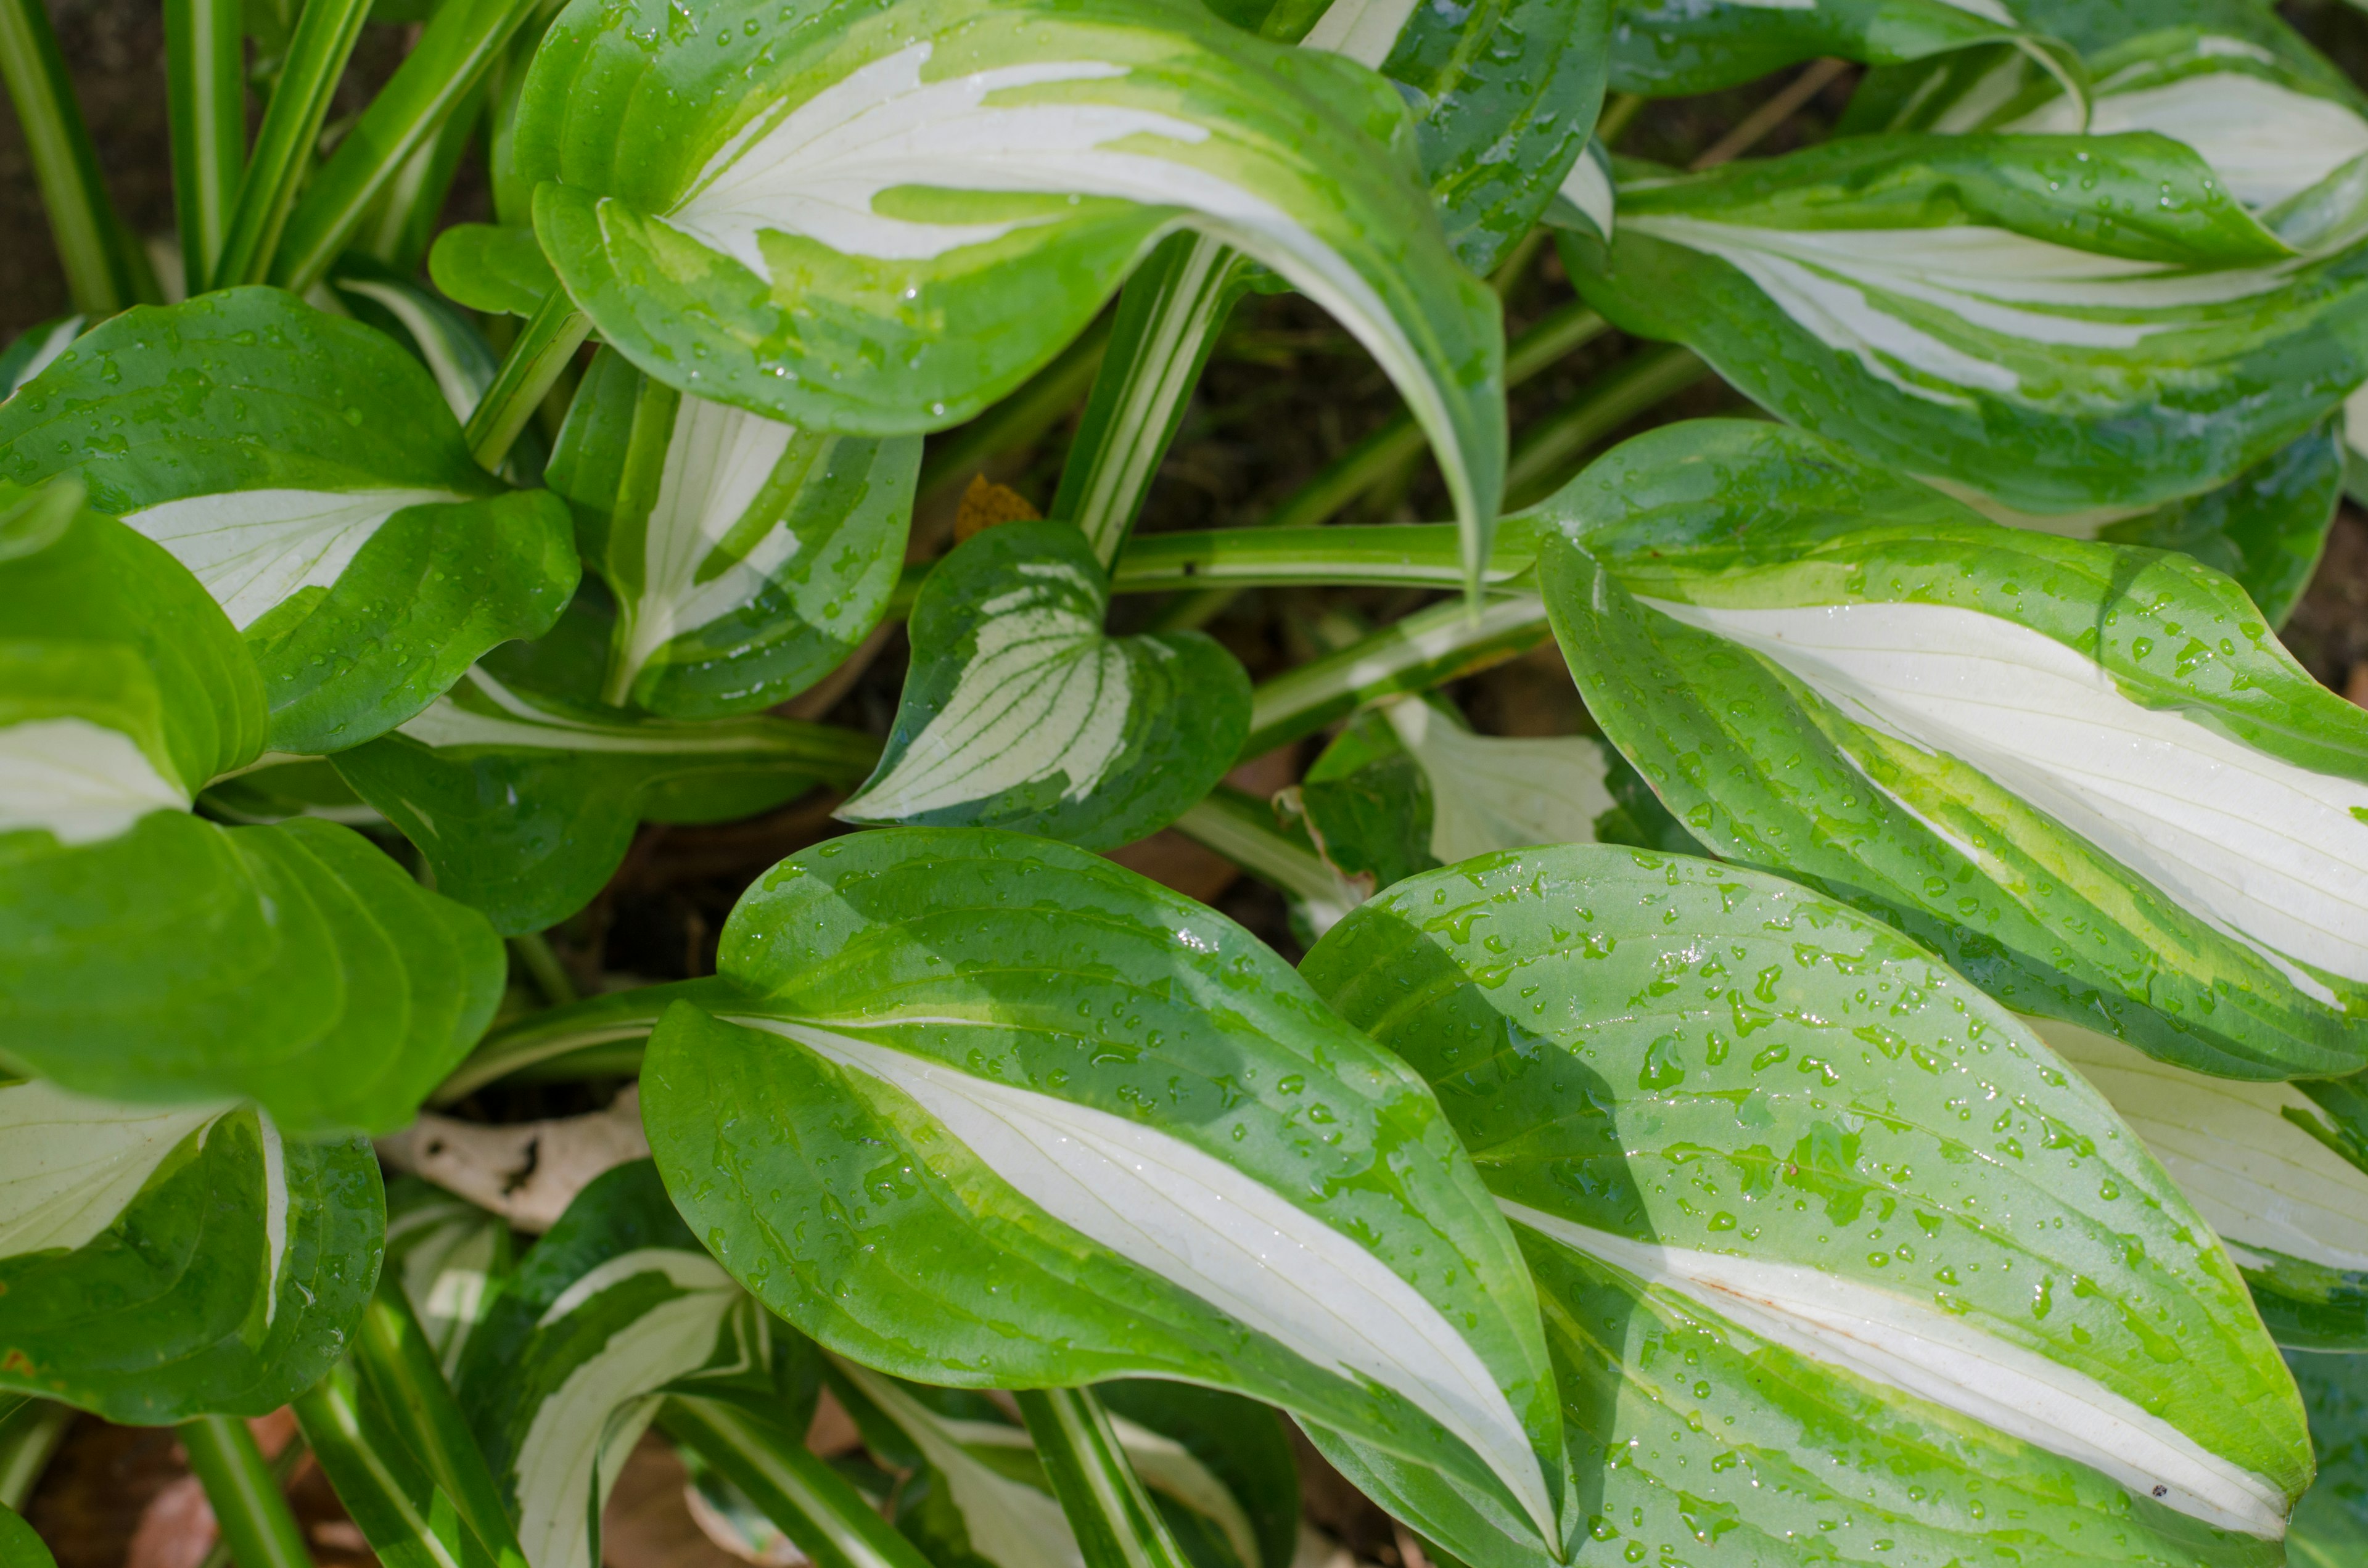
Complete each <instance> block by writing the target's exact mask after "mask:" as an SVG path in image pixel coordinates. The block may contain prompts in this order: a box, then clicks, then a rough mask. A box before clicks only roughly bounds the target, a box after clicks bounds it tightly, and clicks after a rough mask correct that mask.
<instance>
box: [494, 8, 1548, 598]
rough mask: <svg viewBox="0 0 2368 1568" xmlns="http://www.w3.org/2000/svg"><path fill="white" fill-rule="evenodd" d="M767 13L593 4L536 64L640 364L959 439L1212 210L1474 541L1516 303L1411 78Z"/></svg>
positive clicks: (560, 230) (756, 400)
mask: <svg viewBox="0 0 2368 1568" xmlns="http://www.w3.org/2000/svg"><path fill="white" fill-rule="evenodd" d="M773 17H774V13H773V11H772V9H771V8H769V7H768V6H763V5H760V4H758V3H757V0H699V3H698V4H696V5H695V6H691V7H690V8H689V9H684V8H682V7H680V6H674V7H672V8H669V7H668V6H663V5H659V4H657V0H643V3H642V4H640V5H639V6H635V7H628V8H624V9H619V8H616V7H614V6H608V5H605V4H600V3H596V0H577V3H576V4H575V5H574V6H571V7H570V8H569V10H568V11H567V12H566V13H564V15H563V16H562V17H560V19H559V20H558V21H557V22H556V23H555V24H553V26H552V30H551V32H550V34H549V36H548V37H547V38H546V39H545V40H544V42H543V44H542V47H541V50H540V51H538V52H537V54H536V57H535V62H534V69H533V73H532V75H531V77H530V79H529V83H528V85H527V88H526V93H525V97H524V98H523V100H522V102H521V105H520V108H519V114H518V131H517V142H516V154H515V155H516V161H517V168H518V174H519V176H521V177H522V178H524V179H526V180H529V181H533V182H540V185H539V187H538V189H537V191H536V195H535V230H536V233H538V234H539V235H540V236H541V240H542V244H543V250H544V252H545V254H546V255H547V256H549V257H550V258H551V260H552V265H553V267H555V268H556V270H557V271H558V274H559V277H560V279H561V281H562V282H563V284H564V286H565V288H566V290H567V291H568V293H569V294H570V295H571V296H572V297H573V298H574V300H575V303H576V304H577V305H578V306H579V307H580V308H582V309H583V310H584V311H586V312H587V313H588V314H589V315H590V316H591V318H592V320H593V323H594V324H595V325H596V327H597V328H598V331H599V333H600V335H601V336H602V337H603V338H604V339H605V340H606V341H607V342H609V344H611V345H612V346H614V347H616V348H617V349H618V350H619V351H620V353H622V354H623V355H624V356H625V357H626V358H630V359H632V361H633V362H634V363H635V364H636V365H638V366H640V367H641V368H642V369H643V370H645V371H647V372H648V373H649V374H651V375H653V376H655V377H657V378H658V379H660V380H662V381H666V382H667V383H668V384H670V385H672V386H675V387H677V389H678V390H681V391H684V392H693V393H696V394H697V395H699V396H701V397H708V398H712V399H715V400H717V401H721V402H724V403H734V404H737V405H739V406H741V407H745V408H747V409H750V410H752V411H756V412H760V413H766V414H769V415H773V416H775V417H777V418H780V419H786V420H789V421H791V422H793V423H796V424H798V425H800V426H806V427H810V428H814V429H837V430H843V431H849V432H855V433H860V434H867V435H896V434H909V433H913V432H917V431H921V430H928V429H935V428H940V427H943V426H948V425H952V424H956V423H959V422H960V421H962V420H963V419H966V418H968V417H970V416H971V415H973V414H975V413H976V412H977V411H978V410H980V409H981V408H983V407H985V405H986V404H987V403H991V402H993V401H995V400H996V398H998V397H1000V396H1002V395H1003V394H1004V393H1006V392H1011V391H1013V390H1014V389H1016V388H1017V387H1018V386H1019V384H1020V383H1021V382H1022V381H1025V380H1026V378H1027V377H1028V376H1029V374H1030V372H1032V371H1033V370H1035V369H1037V368H1038V367H1040V366H1042V364H1044V363H1045V362H1046V361H1047V360H1049V359H1050V358H1052V357H1053V355H1054V354H1055V353H1056V352H1057V351H1058V350H1059V349H1060V347H1061V346H1062V345H1064V344H1065V343H1066V342H1068V341H1069V340H1070V339H1071V338H1073V337H1075V336H1076V335H1077V334H1078V333H1079V332H1081V331H1082V330H1083V329H1084V328H1085V326H1086V324H1087V322H1088V321H1089V320H1090V319H1091V318H1092V316H1093V315H1094V313H1095V312H1096V311H1097V310H1098V309H1099V307H1100V305H1101V303H1102V301H1104V300H1105V299H1106V298H1108V296H1109V295H1110V292H1111V290H1113V289H1114V288H1115V287H1116V286H1117V285H1118V283H1119V282H1120V280H1121V278H1124V277H1125V275H1126V274H1127V272H1128V271H1130V270H1131V269H1132V268H1133V266H1134V265H1135V263H1136V262H1138V261H1139V260H1140V259H1142V257H1144V256H1145V255H1147V254H1148V252H1149V251H1150V249H1151V247H1152V246H1153V244H1156V242H1157V241H1158V240H1159V239H1160V238H1161V237H1162V236H1163V235H1164V234H1166V233H1168V232H1170V231H1172V230H1175V229H1178V228H1184V227H1190V228H1197V229H1200V230H1201V231H1203V232H1205V233H1210V234H1211V235H1212V236H1213V237H1215V238H1218V239H1222V240H1224V242H1225V243H1226V244H1231V245H1233V246H1235V247H1236V248H1237V249H1239V250H1241V251H1243V252H1244V253H1246V254H1247V255H1248V256H1251V257H1252V258H1253V259H1255V260H1258V261H1260V262H1263V263H1264V264H1266V265H1267V266H1268V267H1270V268H1272V269H1273V270H1274V271H1275V272H1276V273H1278V274H1279V275H1281V277H1282V278H1284V279H1285V280H1286V281H1288V282H1289V283H1291V284H1292V286H1293V287H1295V288H1297V289H1298V290H1300V291H1301V292H1303V293H1304V294H1306V295H1307V296H1308V297H1309V298H1311V299H1312V300H1314V301H1316V302H1317V303H1319V304H1320V305H1322V306H1323V307H1324V308H1325V309H1326V310H1327V311H1329V312H1331V313H1332V314H1333V315H1334V316H1335V317H1336V318H1338V320H1339V321H1340V323H1341V324H1343V325H1344V326H1346V327H1347V328H1348V329H1349V331H1350V332H1351V333H1353V334H1354V335H1356V336H1357V337H1358V338H1359V340H1360V342H1362V343H1363V344H1364V345H1365V347H1367V348H1368V349H1369V350H1370V351H1371V352H1372V355H1373V357H1374V358H1375V359H1376V360H1378V361H1379V362H1380V364H1381V365H1382V367H1383V369H1384V370H1386V371H1387V372H1388V373H1389V375H1390V377H1391V379H1392V380H1393V381H1395V382H1396V383H1397V385H1398V387H1399V389H1400V391H1401V392H1403V393H1404V395H1405V396H1406V402H1407V404H1408V406H1409V407H1410V408H1411V409H1412V410H1413V411H1414V413H1415V415H1416V416H1417V419H1418V420H1419V422H1420V423H1421V425H1422V426H1423V428H1424V430H1425V432H1426V433H1427V434H1428V435H1429V437H1430V440H1431V444H1432V447H1433V449H1434V450H1435V451H1436V452H1437V453H1438V455H1439V460H1440V469H1441V471H1442V472H1444V474H1445V475H1446V478H1447V483H1448V489H1449V492H1450V494H1451V495H1452V498H1453V501H1454V504H1455V509H1456V513H1457V517H1458V518H1459V519H1460V521H1461V522H1462V524H1463V528H1464V531H1465V535H1466V540H1467V548H1468V553H1469V556H1470V559H1472V560H1473V561H1475V562H1476V561H1477V560H1479V559H1481V558H1483V557H1484V556H1485V555H1486V542H1487V541H1486V534H1487V529H1488V526H1489V524H1490V523H1491V522H1492V521H1493V519H1494V517H1495V513H1496V509H1497V507H1496V501H1497V492H1498V489H1499V487H1500V483H1501V474H1502V462H1503V450H1504V445H1503V443H1504V423H1503V419H1504V415H1503V406H1502V401H1501V388H1500V380H1501V360H1502V346H1501V341H1500V335H1499V329H1498V325H1497V304H1496V301H1495V298H1494V296H1493V295H1492V294H1491V293H1490V292H1489V291H1488V290H1486V289H1485V288H1484V287H1482V286H1481V284H1480V283H1479V281H1478V280H1477V279H1476V278H1473V277H1472V276H1471V275H1470V274H1468V273H1467V272H1465V271H1464V270H1463V268H1462V267H1460V266H1458V265H1457V262H1456V259H1455V254H1454V252H1453V250H1452V248H1451V247H1450V246H1449V244H1448V243H1447V241H1446V238H1445V236H1444V234H1443V233H1442V232H1441V230H1440V225H1439V222H1438V219H1437V217H1436V216H1435V214H1434V212H1433V210H1432V208H1431V203H1430V201H1429V197H1428V194H1427V193H1426V192H1425V190H1424V188H1423V187H1422V183H1421V179H1420V175H1419V171H1418V169H1417V166H1416V159H1415V153H1414V149H1413V147H1412V146H1411V145H1410V142H1411V140H1412V139H1411V138H1410V137H1408V136H1407V135H1406V125H1407V121H1406V111H1405V108H1404V106H1403V103H1402V100H1401V99H1400V97H1399V96H1398V93H1397V91H1396V89H1395V88H1394V87H1392V86H1391V85H1389V84H1387V83H1385V82H1383V81H1382V80H1380V79H1379V78H1377V77H1375V76H1374V75H1372V74H1371V73H1369V72H1365V71H1361V70H1360V69H1358V68H1356V67H1354V66H1352V65H1349V64H1347V63H1345V62H1340V61H1337V60H1334V59H1331V58H1329V57H1328V56H1326V55H1324V54H1321V53H1318V52H1315V51H1300V50H1289V49H1279V48H1276V47H1274V46H1271V45H1268V44H1265V43H1262V42H1260V41H1258V40H1255V39H1251V38H1248V37H1246V36H1244V35H1243V34H1241V33H1239V32H1237V31H1235V29H1233V28H1227V27H1226V26H1224V24H1223V23H1221V22H1219V21H1217V20H1215V19H1214V18H1212V17H1209V16H1208V15H1207V14H1206V13H1205V12H1204V11H1202V10H1201V8H1200V7H1199V6H1196V5H1191V4H1189V3H1187V0H1105V3H1103V4H1100V5H1098V6H1095V7H1094V8H1093V9H1092V10H1091V11H1090V12H1085V11H1078V10H1076V9H1074V8H1072V7H1070V6H1064V5H1060V4H1056V3H1053V0H1019V3H1012V0H1002V3H996V4H986V3H985V0H900V3H897V4H893V5H888V6H880V7H876V8H871V9H867V10H860V11H859V10H856V9H853V8H849V9H843V10H828V11H824V12H820V13H817V14H816V15H815V16H814V19H813V20H812V22H811V23H810V24H809V25H808V26H805V27H803V28H800V29H797V30H796V31H794V32H792V33H791V34H787V35H783V34H780V32H779V30H778V29H777V28H773V27H772V26H771V23H772V21H773Z"/></svg>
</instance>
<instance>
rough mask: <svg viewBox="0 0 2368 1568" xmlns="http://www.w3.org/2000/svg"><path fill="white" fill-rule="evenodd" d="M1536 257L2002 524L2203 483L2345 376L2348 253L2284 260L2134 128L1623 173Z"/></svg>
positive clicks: (2168, 494) (1867, 147)
mask: <svg viewBox="0 0 2368 1568" xmlns="http://www.w3.org/2000/svg"><path fill="white" fill-rule="evenodd" d="M1619 205H1620V227H1619V233H1618V237H1617V238H1616V239H1614V240H1613V242H1612V243H1611V245H1610V246H1609V247H1606V246H1604V245H1602V244H1599V243H1597V242H1595V241H1593V240H1590V239H1588V238H1585V237H1582V236H1580V235H1577V234H1573V233H1565V234H1564V235H1563V236H1562V240H1561V244H1562V248H1563V251H1564V256H1565V261H1566V262H1567V263H1568V265H1569V266H1570V268H1571V271H1572V276H1573V278H1574V279H1575V280H1576V281H1577V284H1578V287H1579V289H1580V290H1581V292H1582V293H1583V294H1585V295H1586V297H1587V299H1588V302H1589V303H1590V304H1592V305H1594V306H1595V307H1596V308H1597V309H1599V310H1600V311H1602V312H1604V314H1606V315H1607V316H1609V317H1610V318H1611V320H1612V321H1613V322H1614V324H1617V325H1620V326H1622V328H1624V329H1627V330H1629V331H1633V332H1636V333H1639V334H1642V335H1645V336H1649V337H1659V338H1668V339H1674V340H1677V341H1679V342H1682V343H1684V344H1686V345H1688V346H1689V347H1692V348H1693V349H1695V350H1696V351H1697V352H1698V353H1700V354H1701V355H1702V357H1703V358H1705V359H1708V360H1709V361H1710V362H1711V364H1712V365H1713V367H1714V368H1716V369H1718V371H1719V372H1720V374H1721V375H1723V376H1725V378H1726V379H1727V380H1728V381H1730V382H1731V383H1732V384H1733V385H1734V386H1736V388H1737V389H1738V390H1739V391H1741V392H1744V393H1745V394H1746V395H1748V396H1749V397H1750V398H1752V399H1753V400H1754V401H1755V402H1757V403H1760V404H1761V405H1762V406H1763V407H1765V408H1767V409H1768V410H1769V411H1770V413H1773V414H1775V415H1778V416H1779V417H1781V418H1782V419H1784V420H1787V421H1789V422H1791V423H1793V424H1796V425H1800V426H1805V427H1807V428H1809V429H1811V430H1814V431H1816V432H1817V433H1819V434H1821V435H1825V436H1829V437H1834V438H1836V439H1839V440H1841V441H1844V442H1847V443H1848V444H1849V445H1850V446H1852V447H1854V448H1855V449H1858V450H1860V451H1861V452H1863V453H1865V454H1866V455H1867V456H1869V457H1870V458H1873V459H1874V460H1877V461H1879V462H1882V463H1884V464H1886V465H1888V466H1890V467H1892V468H1895V469H1896V470H1899V471H1901V472H1910V473H1918V474H1929V475H1935V476H1938V477H1940V478H1941V479H1944V480H1948V481H1951V482H1952V483H1958V484H1963V485H1967V486H1972V487H1975V488H1977V489H1980V490H1983V491H1985V492H1987V493H1988V494H1991V495H1993V496H1995V497H1996V498H1997V500H1998V502H2000V503H2001V504H2003V505H2004V506H2009V507H2012V508H2015V509H2016V510H2019V511H2023V512H2032V513H2043V514H2049V515H2056V514H2063V513H2072V512H2078V511H2081V510H2083V509H2086V508H2090V507H2099V506H2114V507H2120V506H2127V507H2133V508H2138V507H2151V506H2157V505H2159V504H2161V503H2163V502H2165V501H2169V500H2173V499H2176V498H2178V497H2180V496H2187V495H2193V494H2198V493H2200V492H2203V491H2206V490H2210V489H2212V488H2214V487H2215V486H2218V485H2222V484H2225V483H2229V482H2230V481H2232V480H2234V479H2236V478H2237V476H2238V475H2239V474H2241V473H2242V472H2244V471H2245V470H2247V469H2248V468H2251V467H2253V466H2255V465H2256V464H2259V463H2261V462H2263V461H2265V460H2269V459H2270V458H2271V456H2272V455H2273V454H2275V453H2276V452H2278V451H2279V450H2280V449H2283V448H2285V447H2287V446H2289V445H2291V444H2292V443H2293V442H2294V441H2296V440H2297V439H2299V438H2301V437H2304V436H2305V435H2306V434H2307V433H2308V432H2309V431H2310V430H2311V429H2312V427H2313V426H2317V424H2319V422H2320V421H2321V420H2323V419H2325V418H2326V417H2327V416H2328V415H2329V414H2331V413H2332V412H2334V411H2335V409H2336V408H2337V406H2338V405H2339V404H2340V403H2341V402H2342V400H2343V399H2344V397H2345V396H2346V395H2348V394H2349V393H2350V392H2351V390H2352V388H2353V387H2355V386H2356V385H2357V384H2358V383H2359V382H2360V381H2362V379H2363V378H2368V315H2363V313H2362V311H2361V310H2360V308H2359V300H2360V297H2361V294H2362V290H2363V287H2368V251H2354V252H2348V253H2343V254H2340V255H2332V256H2296V255H2294V254H2292V253H2290V252H2289V251H2288V250H2287V249H2286V247H2285V246H2284V245H2283V244H2282V243H2281V242H2280V241H2279V240H2277V239H2276V238H2275V237H2274V236H2273V235H2271V233H2269V231H2268V230H2266V229H2264V228H2262V227H2261V226H2260V223H2258V222H2256V221H2255V220H2254V219H2253V217H2252V216H2251V215H2250V214H2249V213H2248V212H2247V211H2246V210H2244V209H2243V208H2242V207H2241V206H2240V205H2239V204H2238V203H2237V201H2236V200H2235V199H2233V198H2232V197H2231V196H2229V195H2228V194H2227V193H2226V189H2225V188H2224V185H2223V182H2222V181H2221V179H2220V176H2217V175H2215V174H2214V172H2213V171H2212V170H2211V169H2210V168H2209V167H2208V166H2207V165H2204V164H2203V162H2202V161H2201V160H2200V159H2198V158H2197V157H2196V156H2195V154H2194V153H2192V152H2190V151H2189V150H2188V149H2187V148H2185V147H2182V146H2180V145H2179V144H2177V143H2175V142H2170V141H2169V140H2167V139H2165V138H2163V137H2160V136H2156V135H2150V134H2125V135H2119V136H2110V137H2108V136H2095V137H2077V136H2020V135H2011V136H2009V135H1982V136H1935V135H1924V134H1913V135H1910V134H1900V135H1881V136H1859V137H1846V138H1842V139H1840V140H1838V141H1835V142H1829V143H1827V144H1826V145H1824V146H1820V147H1816V148H1811V149H1809V150H1807V151H1804V152H1800V153H1792V154H1789V155H1787V156H1785V157H1782V158H1773V159H1769V160H1767V161H1765V162H1759V163H1738V164H1732V165H1725V166H1723V167H1721V168H1718V169H1714V170H1712V171H1710V172H1709V173H1706V174H1700V175H1672V174H1668V173H1666V172H1663V171H1659V170H1657V169H1654V168H1652V167H1650V166H1646V165H1626V166H1624V167H1623V170H1622V178H1621V181H1620V189H1619Z"/></svg>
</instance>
